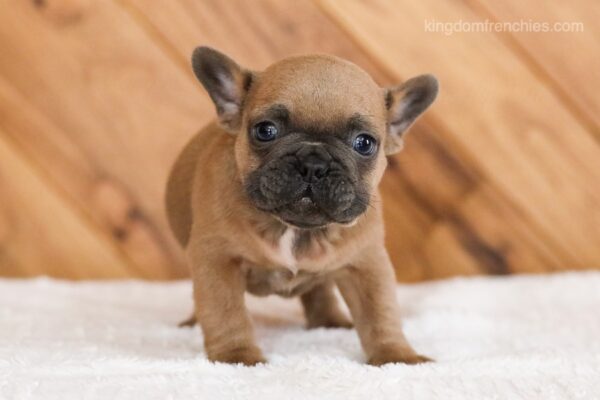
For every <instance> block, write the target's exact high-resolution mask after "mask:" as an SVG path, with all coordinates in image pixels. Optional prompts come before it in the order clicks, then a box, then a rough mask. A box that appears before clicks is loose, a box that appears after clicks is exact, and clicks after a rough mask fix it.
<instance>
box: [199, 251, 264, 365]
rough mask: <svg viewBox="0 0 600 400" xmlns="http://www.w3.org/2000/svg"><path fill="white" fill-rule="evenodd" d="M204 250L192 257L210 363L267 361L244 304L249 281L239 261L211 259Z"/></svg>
mask: <svg viewBox="0 0 600 400" xmlns="http://www.w3.org/2000/svg"><path fill="white" fill-rule="evenodd" d="M202 250H203V249H195V251H191V252H190V253H191V254H190V255H189V257H190V261H191V263H192V275H193V282H194V301H195V306H196V319H197V320H198V322H199V323H200V326H201V327H202V332H203V333H204V348H205V350H206V354H207V355H208V358H209V360H211V361H220V362H226V363H242V364H245V365H255V364H258V363H261V362H265V359H264V357H263V355H262V353H261V351H260V349H259V348H258V347H257V346H256V344H255V340H254V332H253V329H252V322H251V320H250V316H249V315H248V311H247V309H246V305H245V302H244V292H245V278H244V276H243V274H242V271H241V268H240V265H239V262H236V261H235V260H234V259H228V258H225V257H219V256H213V257H211V256H209V255H208V254H207V253H206V252H204V251H202ZM194 253H196V254H194ZM201 255H202V256H201Z"/></svg>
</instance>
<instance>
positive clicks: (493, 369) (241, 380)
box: [0, 272, 600, 400]
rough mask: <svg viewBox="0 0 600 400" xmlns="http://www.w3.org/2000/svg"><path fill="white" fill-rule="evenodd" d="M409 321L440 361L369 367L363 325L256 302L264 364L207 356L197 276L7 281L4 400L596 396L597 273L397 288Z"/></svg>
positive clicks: (281, 303)
mask: <svg viewBox="0 0 600 400" xmlns="http://www.w3.org/2000/svg"><path fill="white" fill-rule="evenodd" d="M398 298H399V300H400V302H401V304H402V309H403V314H404V315H403V317H404V326H405V331H406V334H407V336H408V338H409V339H410V341H411V342H412V343H413V345H414V346H415V347H416V348H417V349H418V350H419V351H420V352H422V353H423V354H426V355H429V356H432V357H434V358H435V359H436V360H437V362H436V363H431V364H425V365H418V366H407V365H400V364H397V365H387V366H384V367H382V368H376V367H371V366H367V365H365V364H364V356H363V353H362V351H361V349H360V346H359V342H358V339H357V337H356V333H355V331H354V330H342V329H332V330H325V329H318V330H314V331H306V330H304V329H303V318H302V313H301V310H300V307H299V305H298V302H297V301H294V300H283V299H279V298H276V297H272V298H267V299H256V298H249V300H248V303H249V307H250V309H251V310H252V314H253V316H254V319H255V324H256V329H257V337H258V340H259V342H260V345H261V346H262V348H263V349H264V351H265V354H266V356H267V357H268V359H269V363H268V364H267V365H263V366H258V367H253V368H249V367H242V366H231V365H220V364H212V363H210V362H208V361H207V360H206V359H205V357H204V354H203V351H202V340H201V335H200V332H199V329H198V328H194V329H189V328H188V329H181V328H177V327H176V324H177V322H179V321H180V320H182V319H183V318H185V317H186V316H187V314H188V312H189V311H190V310H191V286H190V284H189V283H188V282H177V283H145V282H139V281H127V282H104V283H100V282H85V283H68V282H64V281H56V280H49V279H36V280H0V398H1V399H46V400H52V399H60V400H66V399H144V400H147V399H209V400H216V399H237V398H239V399H278V400H287V399H369V400H370V399H410V398H419V399H445V400H446V399H471V398H472V399H478V400H481V399H544V400H550V399H598V398H600V273H599V272H589V273H566V274H559V275H551V276H520V277H510V278H471V279H454V280H448V281H440V282H435V283H427V284H420V285H410V286H407V285H401V286H399V287H398Z"/></svg>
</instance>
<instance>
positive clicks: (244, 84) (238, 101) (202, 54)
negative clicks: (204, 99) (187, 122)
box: [192, 47, 253, 133]
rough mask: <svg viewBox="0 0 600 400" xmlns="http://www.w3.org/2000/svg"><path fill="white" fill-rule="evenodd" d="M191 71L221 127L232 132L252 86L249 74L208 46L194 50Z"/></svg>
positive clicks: (251, 76)
mask: <svg viewBox="0 0 600 400" xmlns="http://www.w3.org/2000/svg"><path fill="white" fill-rule="evenodd" d="M192 69H193V70H194V74H195V75H196V77H197V78H198V80H199V81H200V83H202V86H204V88H205V89H206V91H207V92H208V94H209V96H210V98H211V99H212V101H213V103H214V104H215V107H216V109H217V115H218V117H219V122H220V123H221V126H223V128H225V129H226V130H227V131H229V132H232V133H235V132H236V130H237V129H239V127H240V124H241V117H242V104H243V103H244V98H245V97H246V93H247V92H248V89H249V88H250V85H251V84H252V79H253V74H252V72H250V71H247V70H245V69H243V68H242V67H240V66H239V65H238V64H237V63H236V62H235V61H233V60H232V59H231V58H229V57H227V56H226V55H225V54H223V53H220V52H218V51H217V50H214V49H211V48H210V47H197V48H196V49H195V50H194V52H193V53H192Z"/></svg>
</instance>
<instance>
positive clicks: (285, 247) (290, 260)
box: [277, 228, 298, 274]
mask: <svg viewBox="0 0 600 400" xmlns="http://www.w3.org/2000/svg"><path fill="white" fill-rule="evenodd" d="M295 239H296V231H295V230H294V229H292V228H287V229H286V230H285V232H283V235H281V237H280V238H279V243H278V245H277V250H278V256H279V259H280V261H281V263H282V264H283V265H282V266H283V267H285V268H287V269H289V270H290V271H292V272H293V273H294V274H295V273H296V272H298V266H297V265H296V257H294V240H295Z"/></svg>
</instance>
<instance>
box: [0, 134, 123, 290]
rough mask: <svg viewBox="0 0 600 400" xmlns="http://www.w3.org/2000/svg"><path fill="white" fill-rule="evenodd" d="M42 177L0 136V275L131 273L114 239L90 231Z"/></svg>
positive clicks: (67, 276) (108, 274) (60, 275)
mask: <svg viewBox="0 0 600 400" xmlns="http://www.w3.org/2000/svg"><path fill="white" fill-rule="evenodd" d="M0 132H1V131H0ZM43 176H44V174H43V173H41V172H40V171H38V170H37V169H36V168H35V167H34V166H32V165H31V163H30V162H29V161H28V160H27V159H26V158H25V157H23V156H22V155H21V154H20V151H19V150H18V149H17V148H16V147H15V146H14V145H12V144H11V143H10V142H8V141H6V140H5V139H4V138H2V136H0V188H2V189H1V191H0V195H1V196H2V202H1V203H0V274H1V275H2V276H20V277H21V276H34V275H37V274H39V272H40V271H45V272H47V273H48V274H51V275H54V276H57V277H61V278H81V277H85V276H86V274H87V273H86V271H88V270H90V269H91V270H93V271H95V272H96V274H97V276H98V277H110V278H118V277H127V276H130V274H131V273H132V271H131V270H130V267H129V265H128V263H127V262H126V260H124V258H123V255H122V254H121V253H120V252H119V250H118V249H117V248H116V247H115V246H114V243H112V242H111V241H110V240H109V238H108V237H101V236H99V235H96V234H95V233H94V232H93V231H90V229H89V226H87V224H85V223H84V222H82V221H81V219H80V218H79V216H78V215H77V214H76V212H75V211H74V210H73V209H72V208H71V204H69V202H68V201H65V200H64V199H63V198H62V196H61V195H60V194H59V193H57V192H56V191H55V190H54V189H53V188H52V187H50V186H49V185H47V184H46V182H44V179H43ZM15 210H18V212H15Z"/></svg>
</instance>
